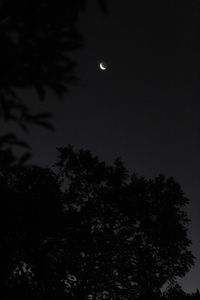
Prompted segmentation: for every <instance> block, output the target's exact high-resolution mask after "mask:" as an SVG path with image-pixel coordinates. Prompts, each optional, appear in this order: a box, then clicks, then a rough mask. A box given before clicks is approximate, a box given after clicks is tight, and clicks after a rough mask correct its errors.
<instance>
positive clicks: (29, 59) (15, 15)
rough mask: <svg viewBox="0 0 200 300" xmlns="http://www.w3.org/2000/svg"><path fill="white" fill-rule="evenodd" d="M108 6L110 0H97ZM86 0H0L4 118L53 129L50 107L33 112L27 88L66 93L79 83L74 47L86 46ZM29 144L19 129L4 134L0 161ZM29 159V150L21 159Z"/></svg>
mask: <svg viewBox="0 0 200 300" xmlns="http://www.w3.org/2000/svg"><path fill="white" fill-rule="evenodd" d="M98 2H99V4H100V5H101V9H102V10H103V11H104V12H105V11H106V1H105V0H98ZM86 5H87V1H86V0H62V1H59V3H56V4H55V1H52V0H40V1H38V0H37V1H35V0H30V1H25V0H19V1H15V0H1V1H0V44H1V48H0V66H1V68H0V78H1V80H0V121H1V124H0V125H1V126H3V124H4V123H5V122H8V121H12V122H14V123H15V124H17V126H20V127H21V128H22V129H23V130H28V128H29V125H30V124H37V125H40V126H45V127H47V128H49V129H53V126H52V124H51V123H50V119H51V114H50V113H48V112H43V113H37V114H34V113H33V111H32V107H31V105H30V104H29V101H28V99H26V100H24V99H22V97H21V96H20V91H21V90H22V89H28V90H35V91H36V92H37V94H38V96H39V99H40V100H41V101H43V100H44V99H45V95H46V91H47V90H49V89H51V90H53V91H54V92H55V93H56V95H57V96H58V97H59V98H61V97H62V95H63V93H65V92H67V91H68V89H69V88H70V86H71V84H73V83H74V82H75V79H76V77H75V73H74V67H75V62H74V60H73V59H72V56H71V52H72V51H74V50H76V49H79V48H80V47H82V46H83V38H82V36H81V34H80V33H79V31H78V29H77V26H76V23H77V20H78V16H79V13H80V11H83V10H84V9H86ZM16 145H17V146H19V145H20V146H24V147H26V148H29V147H28V145H27V144H25V143H23V142H21V141H20V140H19V139H18V138H17V137H16V136H15V135H14V132H11V133H9V134H4V135H3V136H2V137H1V139H0V147H1V153H0V162H4V165H5V162H7V163H9V164H11V163H12V162H13V161H15V160H16V155H14V153H13V151H11V149H12V148H13V146H16ZM27 158H28V155H27V153H25V155H24V156H23V157H22V160H21V161H20V162H23V161H25V160H26V159H27Z"/></svg>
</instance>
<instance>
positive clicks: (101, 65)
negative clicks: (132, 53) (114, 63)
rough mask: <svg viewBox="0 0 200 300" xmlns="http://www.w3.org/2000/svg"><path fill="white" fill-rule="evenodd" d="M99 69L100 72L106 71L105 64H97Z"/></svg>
mask: <svg viewBox="0 0 200 300" xmlns="http://www.w3.org/2000/svg"><path fill="white" fill-rule="evenodd" d="M99 68H100V69H101V70H102V71H105V70H106V69H107V65H106V63H105V62H103V61H102V62H100V64H99Z"/></svg>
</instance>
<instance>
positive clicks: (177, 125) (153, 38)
mask: <svg viewBox="0 0 200 300" xmlns="http://www.w3.org/2000/svg"><path fill="white" fill-rule="evenodd" d="M91 2H92V3H91V4H90V6H89V8H88V10H87V12H86V13H84V14H82V15H81V16H80V22H79V24H78V26H79V28H80V31H81V33H82V34H83V36H84V43H85V45H84V48H82V49H81V50H80V51H77V52H76V53H75V54H74V53H73V56H74V58H75V59H76V61H77V69H76V72H77V76H78V78H79V82H78V83H77V85H76V86H74V87H72V88H71V92H70V93H68V94H66V95H65V97H64V101H63V102H62V103H59V102H58V101H57V99H56V96H55V95H53V94H52V93H51V92H49V93H48V95H47V101H46V102H45V103H44V104H43V105H42V109H44V110H49V111H51V112H53V113H54V125H55V127H56V131H55V132H54V133H52V132H49V131H46V130H45V129H41V128H33V129H32V130H31V132H30V134H29V135H28V136H27V137H26V139H27V140H28V141H29V142H30V143H31V145H32V147H33V153H34V156H33V158H32V160H31V162H33V163H37V164H40V165H43V166H46V165H51V164H53V163H54V162H55V159H56V155H57V151H56V147H60V146H66V145H68V144H72V145H74V146H75V148H76V149H79V148H85V149H90V150H91V151H92V153H93V154H95V155H98V156H99V157H100V159H101V160H105V161H107V162H108V163H112V162H113V160H114V159H115V158H116V157H117V156H120V157H121V158H122V160H123V161H124V163H125V165H126V167H127V168H128V169H129V170H130V172H134V173H137V174H138V175H144V176H146V177H154V176H156V175H158V174H159V173H163V174H165V175H166V176H173V177H174V178H175V179H176V180H177V181H178V182H179V183H180V184H181V186H182V188H183V190H184V191H185V193H186V196H187V197H188V198H189V199H190V205H189V206H188V208H187V210H188V214H189V217H190V218H191V220H192V221H191V226H190V229H189V235H190V237H191V239H192V241H193V246H192V249H193V252H194V255H195V256H197V258H198V259H197V260H196V264H195V267H194V268H193V269H192V270H191V272H190V273H189V274H188V275H187V276H186V277H185V279H184V280H182V281H181V282H182V284H183V288H184V289H185V290H186V291H195V290H196V288H199V289H200V282H199V281H198V278H200V270H199V263H200V261H199V258H200V253H199V249H200V247H199V244H200V237H199V226H200V220H199V209H200V202H199V198H200V191H199V178H200V156H199V152H200V139H199V132H200V122H199V113H200V98H199V70H200V63H199V62H200V51H199V50H200V47H199V44H200V37H199V29H198V27H199V24H198V22H199V21H198V18H199V10H198V9H197V3H195V1H191V0H190V1H189V0H188V1H175V0H174V1H167V2H166V1H137V3H135V1H133V0H126V1H115V0H112V1H109V14H108V16H105V15H103V13H102V12H101V11H100V10H99V8H98V7H97V5H96V3H95V1H91ZM138 2H139V3H138ZM196 2H197V1H196ZM180 3H181V4H180ZM179 4H180V5H179ZM101 60H103V61H106V62H107V64H108V69H107V70H106V71H104V72H102V71H100V70H99V67H98V64H99V62H100V61H101ZM23 96H24V97H28V98H29V99H30V101H31V102H32V103H34V104H33V105H34V109H35V110H36V111H37V109H38V108H41V105H39V104H37V102H36V101H35V98H37V96H36V94H34V92H27V93H23Z"/></svg>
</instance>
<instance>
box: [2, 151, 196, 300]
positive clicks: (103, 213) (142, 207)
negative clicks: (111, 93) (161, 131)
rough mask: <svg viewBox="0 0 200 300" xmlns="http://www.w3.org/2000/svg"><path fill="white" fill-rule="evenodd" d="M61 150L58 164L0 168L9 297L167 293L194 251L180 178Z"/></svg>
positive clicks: (140, 296)
mask: <svg viewBox="0 0 200 300" xmlns="http://www.w3.org/2000/svg"><path fill="white" fill-rule="evenodd" d="M58 150H59V159H58V161H57V163H56V165H55V166H54V169H55V170H54V171H53V170H50V169H45V168H39V167H15V168H10V169H7V170H6V172H4V171H2V172H1V176H0V190H1V194H2V195H4V197H3V198H2V202H1V210H0V213H1V216H0V222H1V224H0V231H1V232H0V239H1V241H0V265H1V268H0V293H1V295H7V296H5V297H4V298H2V299H3V300H4V299H10V298H12V297H15V298H16V297H17V298H19V299H25V298H26V297H28V298H30V299H71V300H72V299H74V300H75V299H76V300H78V299H109V300H113V299H119V300H120V299H121V300H122V299H126V300H128V299H131V300H132V299H161V298H163V297H165V298H164V299H168V298H169V297H168V295H169V292H168V294H167V293H166V294H165V295H164V294H162V293H161V288H162V287H163V285H165V284H169V283H170V282H174V281H175V280H176V278H177V277H179V276H180V277H183V276H184V275H185V274H186V272H187V271H188V270H189V268H190V267H191V266H192V265H193V259H194V257H193V255H192V253H191V251H190V250H189V246H190V243H191V242H190V240H189V239H188V237H187V225H188V221H189V220H188V218H187V216H186V214H185V212H184V207H185V205H186V204H187V202H188V200H187V199H186V198H185V197H184V194H183V192H182V190H181V188H180V186H179V185H178V184H177V183H176V182H175V181H174V180H173V179H172V178H169V179H166V178H165V177H164V176H163V175H160V176H158V177H156V178H155V179H151V180H148V179H145V178H143V177H142V178H139V177H137V176H136V175H131V176H129V174H128V171H127V170H126V168H125V167H124V165H123V163H122V162H121V160H120V159H117V160H116V161H115V163H114V165H113V166H108V165H107V164H106V163H105V162H100V161H99V159H98V157H93V156H92V155H91V153H90V152H89V151H86V150H81V151H78V152H75V151H74V149H73V148H72V147H71V146H68V147H66V148H59V149H58ZM171 294H172V292H171ZM173 294H175V292H174V290H173ZM167 297H168V298H167ZM170 299H171V298H170Z"/></svg>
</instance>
